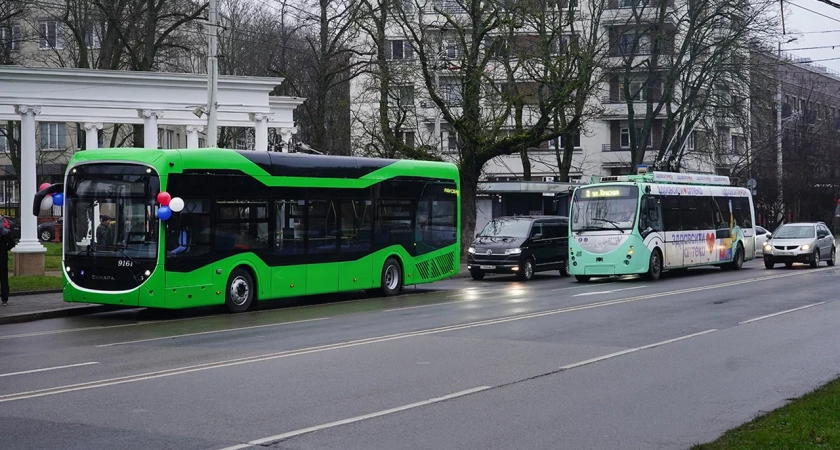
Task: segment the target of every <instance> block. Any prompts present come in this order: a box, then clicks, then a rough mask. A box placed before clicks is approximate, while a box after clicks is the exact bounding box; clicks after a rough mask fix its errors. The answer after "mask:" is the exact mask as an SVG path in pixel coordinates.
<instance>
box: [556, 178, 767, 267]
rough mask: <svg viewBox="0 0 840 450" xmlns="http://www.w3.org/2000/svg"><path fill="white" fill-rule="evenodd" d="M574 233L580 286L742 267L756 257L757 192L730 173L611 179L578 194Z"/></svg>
mask: <svg viewBox="0 0 840 450" xmlns="http://www.w3.org/2000/svg"><path fill="white" fill-rule="evenodd" d="M645 172H646V171H645ZM569 233H570V234H569V252H570V255H569V259H570V261H571V264H570V267H569V269H570V270H569V272H570V273H571V274H572V275H574V276H575V277H576V278H577V279H578V281H583V282H586V281H589V280H590V279H591V278H592V277H602V276H615V275H632V274H639V275H642V276H644V277H646V278H647V279H650V280H656V279H658V278H659V276H660V275H661V274H662V272H663V271H666V270H684V269H687V268H689V267H695V266H704V265H712V266H719V267H721V268H723V269H732V270H738V269H740V268H741V266H742V265H743V264H744V261H745V260H751V259H753V258H754V257H755V208H754V206H753V200H752V193H751V191H750V190H749V189H745V188H740V187H734V186H731V182H730V180H729V177H725V176H717V175H707V174H687V173H673V172H653V173H641V174H639V175H628V176H619V177H603V178H601V179H600V180H598V182H596V183H592V184H589V185H586V186H581V187H578V188H576V189H575V191H574V194H573V195H572V204H571V213H570V218H569Z"/></svg>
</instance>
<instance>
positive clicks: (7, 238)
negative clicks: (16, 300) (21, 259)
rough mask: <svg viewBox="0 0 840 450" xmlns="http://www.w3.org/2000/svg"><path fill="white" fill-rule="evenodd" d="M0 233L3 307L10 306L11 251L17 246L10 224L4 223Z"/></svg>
mask: <svg viewBox="0 0 840 450" xmlns="http://www.w3.org/2000/svg"><path fill="white" fill-rule="evenodd" d="M4 222H5V224H4V225H3V226H2V231H0V299H2V301H3V303H2V305H3V306H6V305H8V304H9V250H11V249H12V248H13V247H14V246H15V238H14V237H12V230H10V229H9V222H8V221H4Z"/></svg>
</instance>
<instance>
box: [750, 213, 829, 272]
mask: <svg viewBox="0 0 840 450" xmlns="http://www.w3.org/2000/svg"><path fill="white" fill-rule="evenodd" d="M836 245H837V244H836V243H835V241H834V236H833V235H832V234H831V232H830V231H829V230H828V227H826V226H825V224H824V223H822V222H803V223H788V224H785V225H782V226H781V227H779V229H777V230H776V231H775V232H774V233H773V237H771V238H770V239H768V240H767V242H765V243H764V267H766V268H768V269H772V268H773V265H775V264H779V263H784V265H785V266H786V267H791V266H792V265H793V263H797V262H802V263H808V264H810V265H811V267H819V265H820V262H821V261H825V262H826V263H828V265H829V266H833V265H834V263H835V262H836V260H837V247H836Z"/></svg>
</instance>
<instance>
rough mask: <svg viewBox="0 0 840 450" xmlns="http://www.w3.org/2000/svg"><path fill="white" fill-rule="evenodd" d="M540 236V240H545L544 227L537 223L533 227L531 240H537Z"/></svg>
mask: <svg viewBox="0 0 840 450" xmlns="http://www.w3.org/2000/svg"><path fill="white" fill-rule="evenodd" d="M538 234H539V235H540V239H545V233H543V225H542V224H541V223H535V224H534V225H533V226H532V227H531V239H536V238H537V235H538Z"/></svg>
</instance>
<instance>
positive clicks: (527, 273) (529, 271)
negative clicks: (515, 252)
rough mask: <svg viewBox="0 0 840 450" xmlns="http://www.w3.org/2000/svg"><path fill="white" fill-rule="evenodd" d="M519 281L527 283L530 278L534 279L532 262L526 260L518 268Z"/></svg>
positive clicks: (529, 259)
mask: <svg viewBox="0 0 840 450" xmlns="http://www.w3.org/2000/svg"><path fill="white" fill-rule="evenodd" d="M519 269H520V270H519V279H520V280H522V281H528V280H530V279H531V278H534V260H533V259H531V258H528V259H526V260H525V262H524V263H522V265H521V266H520V267H519Z"/></svg>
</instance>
